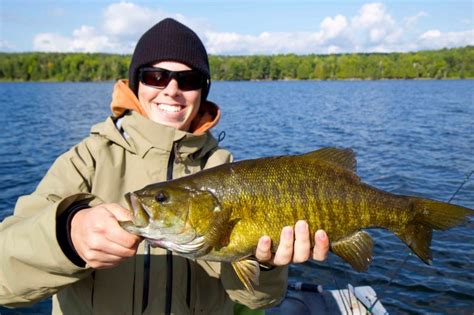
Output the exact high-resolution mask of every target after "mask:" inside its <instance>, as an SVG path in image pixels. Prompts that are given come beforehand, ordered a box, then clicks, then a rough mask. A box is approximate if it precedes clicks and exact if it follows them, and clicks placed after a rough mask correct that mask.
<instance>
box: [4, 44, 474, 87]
mask: <svg viewBox="0 0 474 315" xmlns="http://www.w3.org/2000/svg"><path fill="white" fill-rule="evenodd" d="M130 58H131V57H130V56H129V55H114V54H100V53H40V52H32V53H0V82H27V81H38V82H69V81H70V82H103V81H114V80H116V79H117V78H127V77H128V75H127V73H128V65H129V63H130ZM209 63H210V67H211V73H212V80H213V81H280V80H287V81H289V80H352V81H355V80H393V79H395V80H403V79H416V80H429V79H435V80H446V79H448V80H451V79H473V78H474V46H466V47H462V48H451V49H440V50H431V51H419V52H408V53H353V54H332V55H315V54H314V55H295V54H287V55H268V56H267V55H252V56H214V55H210V56H209Z"/></svg>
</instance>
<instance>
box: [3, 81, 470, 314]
mask: <svg viewBox="0 0 474 315" xmlns="http://www.w3.org/2000/svg"><path fill="white" fill-rule="evenodd" d="M112 88H113V83H112V82H105V83H1V84H0V104H1V107H2V113H1V115H0V133H1V135H2V137H0V162H1V163H0V200H2V202H1V203H0V220H2V219H3V218H4V217H6V216H8V215H10V214H11V213H12V211H13V207H14V205H15V202H16V199H17V198H18V197H19V196H20V195H23V194H29V193H31V192H32V191H33V190H34V188H35V187H36V185H37V184H38V182H39V180H40V179H41V178H42V177H43V176H44V174H45V172H46V171H47V169H48V168H49V166H50V165H51V163H52V162H53V161H54V159H55V158H56V157H57V156H58V155H59V154H61V153H63V152H64V151H66V150H67V149H68V148H69V147H70V146H72V145H74V144H75V143H77V142H78V141H80V139H81V138H83V137H85V136H87V134H88V132H89V129H90V126H91V125H92V124H94V123H97V122H100V121H102V120H104V119H105V118H106V117H107V116H108V115H109V103H110V100H111V92H112ZM473 91H474V81H469V80H466V81H464V80H460V81H403V80H401V81H288V82H214V83H213V84H212V89H211V94H210V97H209V99H210V100H213V101H215V102H216V103H217V104H219V105H220V107H221V108H222V111H223V116H222V120H221V122H220V124H219V125H218V126H217V127H216V128H215V131H214V134H215V135H219V133H221V132H225V134H226V136H225V139H224V140H223V141H222V143H221V145H222V146H224V147H226V148H228V149H230V150H231V151H232V152H233V153H234V155H235V157H236V159H238V160H241V159H248V158H255V157H263V156H271V155H285V154H298V153H304V152H308V151H312V150H315V149H317V148H321V147H326V146H337V147H351V148H353V149H354V150H355V152H356V153H357V159H358V174H359V176H360V177H361V178H362V179H363V180H364V181H365V182H367V183H369V184H371V185H374V186H376V187H378V188H381V189H383V190H386V191H389V192H392V193H398V194H411V195H418V196H422V197H428V198H433V199H438V200H443V201H447V200H449V199H450V197H451V196H452V195H453V194H454V193H455V191H456V190H457V189H458V188H459V187H460V185H461V184H462V183H463V182H464V181H465V184H464V186H463V188H462V189H461V190H460V191H459V193H458V194H456V196H455V198H454V199H453V201H452V202H453V203H456V204H460V205H463V206H467V207H470V208H474V175H473V176H472V177H471V178H470V179H469V180H468V178H467V177H468V175H469V173H470V172H472V171H474V94H473ZM473 227H474V223H473V222H472V220H471V222H469V223H467V224H465V225H464V226H460V227H457V228H454V229H452V230H449V231H447V232H435V233H434V234H433V242H432V250H433V256H434V263H433V265H432V266H428V265H425V264H424V263H423V262H422V261H421V260H419V259H418V258H417V257H416V256H415V255H411V254H410V250H409V249H408V248H407V247H406V246H405V245H404V244H403V243H402V242H401V241H399V240H398V238H396V237H395V236H394V235H393V234H391V233H389V232H386V231H383V230H370V231H369V232H370V234H371V235H372V236H373V237H374V240H375V243H376V245H375V251H374V260H373V262H372V265H371V267H370V269H369V271H368V272H365V273H358V272H355V271H353V270H352V269H351V268H350V267H349V266H348V265H347V264H346V263H344V262H342V260H341V259H339V258H338V257H336V256H334V255H330V257H329V258H328V259H327V260H326V261H325V262H324V263H316V262H308V263H306V264H304V265H294V266H291V269H290V274H291V279H292V280H298V281H306V282H311V283H315V284H322V285H323V286H324V287H325V288H328V289H331V288H336V287H344V286H345V285H346V284H347V283H351V284H353V285H370V286H372V287H373V288H374V289H375V291H376V292H377V293H378V295H379V296H380V297H381V300H382V303H383V304H384V305H385V307H386V308H387V310H388V311H389V312H391V313H395V314H413V313H430V314H452V313H456V314H472V313H473V312H474V233H473ZM0 254H1V253H0ZM405 258H407V260H406V262H405V263H404V264H403V266H401V269H400V271H399V272H398V273H396V271H397V269H398V268H399V267H400V265H401V264H402V262H403V261H404V260H405ZM392 276H393V281H391V282H390V283H389V281H390V280H391V277H392ZM49 312H50V303H49V301H44V302H41V303H38V304H36V305H35V306H34V307H33V308H31V309H21V310H17V311H14V310H6V309H4V308H1V307H0V313H1V314H16V313H40V314H46V313H49Z"/></svg>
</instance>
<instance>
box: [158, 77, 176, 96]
mask: <svg viewBox="0 0 474 315" xmlns="http://www.w3.org/2000/svg"><path fill="white" fill-rule="evenodd" d="M179 91H180V90H179V86H178V81H176V79H171V80H170V82H169V83H168V85H167V86H166V87H165V88H164V89H163V90H162V91H161V93H164V94H165V95H167V96H171V97H173V96H176V95H178V94H179Z"/></svg>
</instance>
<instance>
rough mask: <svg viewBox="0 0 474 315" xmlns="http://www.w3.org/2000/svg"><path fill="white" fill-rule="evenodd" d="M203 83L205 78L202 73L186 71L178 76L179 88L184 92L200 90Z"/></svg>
mask: <svg viewBox="0 0 474 315" xmlns="http://www.w3.org/2000/svg"><path fill="white" fill-rule="evenodd" d="M202 83H203V77H202V75H201V73H200V72H197V71H186V72H181V73H179V74H178V86H179V88H180V89H181V90H183V91H190V90H197V89H200V88H201V87H202Z"/></svg>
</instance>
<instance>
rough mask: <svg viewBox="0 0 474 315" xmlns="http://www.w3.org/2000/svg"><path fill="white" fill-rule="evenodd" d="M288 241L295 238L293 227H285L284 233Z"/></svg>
mask: <svg viewBox="0 0 474 315" xmlns="http://www.w3.org/2000/svg"><path fill="white" fill-rule="evenodd" d="M283 233H284V234H285V237H286V238H287V239H292V238H293V228H292V227H291V226H285V229H284V232H283Z"/></svg>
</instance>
